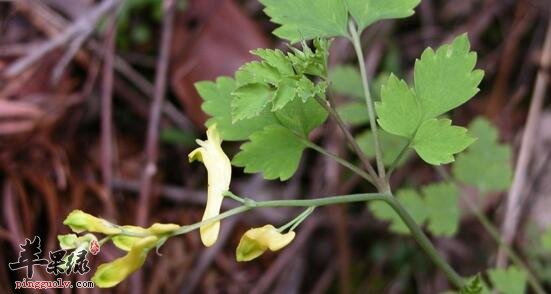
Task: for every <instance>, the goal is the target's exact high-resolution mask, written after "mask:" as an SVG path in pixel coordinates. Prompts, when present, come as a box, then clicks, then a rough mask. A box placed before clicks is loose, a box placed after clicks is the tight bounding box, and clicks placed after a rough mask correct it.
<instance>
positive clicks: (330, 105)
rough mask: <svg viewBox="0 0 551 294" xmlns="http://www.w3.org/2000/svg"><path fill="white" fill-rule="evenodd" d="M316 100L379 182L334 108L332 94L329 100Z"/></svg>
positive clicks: (372, 176) (367, 159)
mask: <svg viewBox="0 0 551 294" xmlns="http://www.w3.org/2000/svg"><path fill="white" fill-rule="evenodd" d="M315 99H316V101H317V102H318V103H319V104H320V105H321V106H322V107H323V108H324V109H325V110H326V111H327V112H329V115H330V116H331V117H332V118H333V119H334V120H335V122H336V123H337V125H338V126H339V128H340V129H341V131H342V133H343V134H344V137H345V138H346V140H347V141H348V143H349V144H350V146H351V147H352V150H354V152H355V153H356V155H357V156H358V158H359V159H360V160H361V162H362V163H363V165H364V167H365V169H366V170H367V173H368V174H369V176H370V177H371V179H372V180H373V181H374V182H377V179H378V176H377V172H375V169H373V166H371V163H370V162H369V158H367V156H366V155H365V153H364V152H363V151H362V149H361V148H360V146H359V145H358V142H356V140H355V139H354V136H352V134H351V133H350V131H349V130H348V128H347V127H346V124H345V123H344V121H343V120H342V118H341V116H340V115H339V113H338V112H337V111H336V110H335V108H334V106H333V104H334V103H332V102H331V100H332V99H331V94H330V95H327V100H325V99H323V98H321V97H318V96H315ZM376 187H377V188H379V187H378V186H376Z"/></svg>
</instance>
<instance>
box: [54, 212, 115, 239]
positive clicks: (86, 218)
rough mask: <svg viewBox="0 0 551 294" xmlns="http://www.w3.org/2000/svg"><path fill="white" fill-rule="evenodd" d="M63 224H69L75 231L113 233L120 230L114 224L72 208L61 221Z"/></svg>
mask: <svg viewBox="0 0 551 294" xmlns="http://www.w3.org/2000/svg"><path fill="white" fill-rule="evenodd" d="M63 224H64V225H67V226H69V227H70V228H71V230H73V232H75V233H81V232H84V231H88V232H94V233H102V234H106V235H115V234H119V233H120V232H121V230H120V229H118V228H117V226H115V225H114V224H112V223H110V222H108V221H106V220H104V219H102V218H97V217H95V216H93V215H91V214H88V213H85V212H83V211H82V210H78V209H77V210H73V211H72V212H71V213H70V214H69V215H68V216H67V218H66V219H65V220H64V221H63Z"/></svg>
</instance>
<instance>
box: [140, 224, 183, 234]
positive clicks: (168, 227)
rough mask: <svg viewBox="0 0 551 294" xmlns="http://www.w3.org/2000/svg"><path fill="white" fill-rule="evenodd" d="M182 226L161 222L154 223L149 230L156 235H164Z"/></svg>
mask: <svg viewBox="0 0 551 294" xmlns="http://www.w3.org/2000/svg"><path fill="white" fill-rule="evenodd" d="M179 228H180V225H177V224H160V223H154V224H153V225H151V227H149V228H148V229H147V230H148V231H149V232H150V233H151V234H154V235H163V234H168V233H172V232H174V231H176V230H177V229H179Z"/></svg>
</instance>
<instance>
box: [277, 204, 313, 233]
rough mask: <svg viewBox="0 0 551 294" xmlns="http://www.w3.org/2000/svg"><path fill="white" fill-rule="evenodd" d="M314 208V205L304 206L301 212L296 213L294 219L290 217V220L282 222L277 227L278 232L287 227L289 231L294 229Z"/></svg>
mask: <svg viewBox="0 0 551 294" xmlns="http://www.w3.org/2000/svg"><path fill="white" fill-rule="evenodd" d="M314 209H315V206H310V207H308V208H306V209H305V210H304V211H303V212H301V213H300V214H299V215H297V216H296V217H295V218H294V219H292V220H291V221H290V222H288V223H286V224H284V225H283V226H281V227H279V228H278V229H277V230H278V232H283V231H285V230H286V229H287V228H289V227H290V228H291V229H290V230H289V231H292V230H294V229H295V228H296V227H297V226H298V225H299V224H300V223H301V222H302V221H304V220H305V219H306V218H307V217H308V216H309V215H310V214H311V213H312V212H313V211H314Z"/></svg>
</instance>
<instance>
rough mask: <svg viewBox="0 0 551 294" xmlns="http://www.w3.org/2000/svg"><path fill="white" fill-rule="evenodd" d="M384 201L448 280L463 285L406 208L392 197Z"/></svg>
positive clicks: (458, 287) (461, 279)
mask: <svg viewBox="0 0 551 294" xmlns="http://www.w3.org/2000/svg"><path fill="white" fill-rule="evenodd" d="M386 202H387V203H388V204H389V205H390V206H391V207H392V208H393V209H394V211H396V213H397V214H398V216H400V218H401V219H402V221H404V223H405V224H406V226H407V227H408V228H409V230H410V232H411V234H412V236H413V238H414V239H415V241H417V244H419V246H420V247H421V248H422V249H423V250H424V251H425V253H426V254H427V255H428V256H429V258H430V259H431V260H432V262H434V264H435V265H436V266H437V267H438V268H440V270H442V271H443V272H444V274H445V275H446V276H447V277H448V280H449V281H450V282H451V283H452V284H453V285H454V286H455V287H456V288H457V289H461V288H462V287H463V278H461V276H460V275H459V274H458V273H457V272H455V270H454V269H453V268H452V267H451V266H450V265H449V264H448V263H447V262H446V261H445V260H444V259H443V258H442V256H440V254H439V253H438V250H436V248H434V246H433V245H432V242H431V241H430V240H429V238H428V237H427V236H426V235H425V233H423V231H422V230H421V228H420V227H419V226H418V225H417V223H416V222H415V220H413V218H412V217H411V215H410V214H409V213H408V212H407V211H406V209H405V208H404V207H403V206H402V204H400V202H398V200H397V199H395V198H394V197H388V198H387V199H386Z"/></svg>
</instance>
